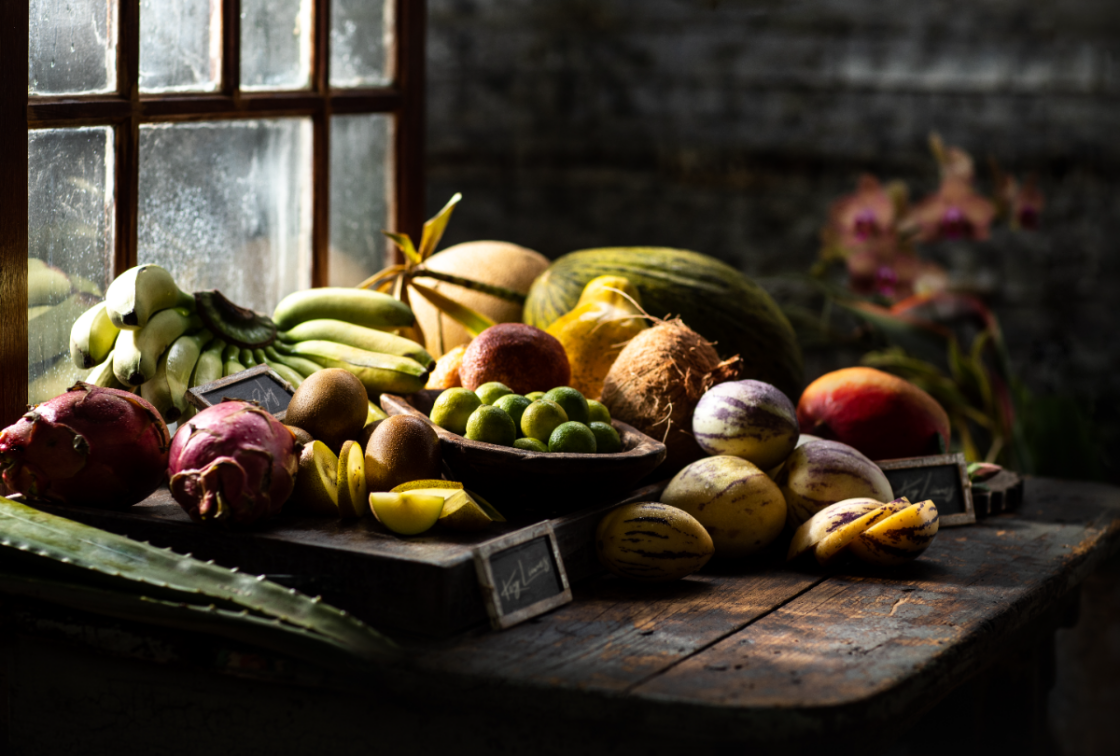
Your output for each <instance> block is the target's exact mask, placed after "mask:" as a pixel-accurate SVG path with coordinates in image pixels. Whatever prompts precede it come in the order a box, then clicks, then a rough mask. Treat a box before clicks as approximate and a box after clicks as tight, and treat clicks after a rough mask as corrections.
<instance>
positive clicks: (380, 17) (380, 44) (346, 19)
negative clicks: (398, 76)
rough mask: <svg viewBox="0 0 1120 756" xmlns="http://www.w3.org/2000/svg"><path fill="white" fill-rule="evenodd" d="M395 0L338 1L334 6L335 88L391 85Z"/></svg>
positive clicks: (333, 63)
mask: <svg viewBox="0 0 1120 756" xmlns="http://www.w3.org/2000/svg"><path fill="white" fill-rule="evenodd" d="M394 5H395V3H394V2H393V0H381V1H380V2H378V1H377V0H334V3H333V4H332V6H331V86H332V87H379V86H384V85H386V84H388V83H390V80H391V79H390V75H391V74H390V68H391V67H390V65H389V53H390V51H391V50H392V47H393V27H394V24H393V6H394Z"/></svg>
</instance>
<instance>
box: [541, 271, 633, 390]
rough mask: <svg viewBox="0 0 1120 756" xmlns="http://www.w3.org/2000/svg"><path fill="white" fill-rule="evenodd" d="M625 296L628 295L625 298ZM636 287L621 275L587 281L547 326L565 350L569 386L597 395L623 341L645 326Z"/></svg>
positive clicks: (624, 342) (622, 345)
mask: <svg viewBox="0 0 1120 756" xmlns="http://www.w3.org/2000/svg"><path fill="white" fill-rule="evenodd" d="M627 297H629V299H627ZM640 305H641V301H640V299H639V295H638V290H637V288H636V287H635V286H634V285H633V284H631V283H630V282H629V281H628V280H626V279H625V278H623V277H621V276H599V277H598V278H594V279H592V280H591V281H589V282H588V283H587V286H585V287H584V289H583V293H582V294H581V295H580V298H579V301H578V302H577V303H576V306H575V308H574V309H573V310H572V311H571V312H569V313H567V314H566V315H562V316H561V317H560V318H558V319H557V320H556V321H555V322H554V323H553V324H552V325H550V326H549V327H548V332H549V333H550V334H552V335H553V336H555V337H556V338H557V340H559V342H560V344H561V345H563V347H564V351H565V352H566V353H567V354H568V362H569V363H570V364H571V367H572V378H571V385H572V388H575V389H578V390H579V392H580V393H581V394H583V395H584V396H585V397H587V398H588V399H598V398H599V397H600V395H601V394H602V391H603V379H604V378H606V377H607V373H608V372H610V369H611V365H613V364H614V361H615V358H617V357H618V355H619V353H620V352H621V351H622V348H623V347H624V346H626V342H628V341H629V340H630V339H632V338H633V337H634V336H635V335H636V334H638V333H639V332H640V331H642V330H643V329H644V328H646V325H647V324H646V320H645V318H644V317H643V316H642V313H641V310H640V309H639V307H640Z"/></svg>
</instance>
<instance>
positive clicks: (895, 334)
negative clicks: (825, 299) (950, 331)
mask: <svg viewBox="0 0 1120 756" xmlns="http://www.w3.org/2000/svg"><path fill="white" fill-rule="evenodd" d="M836 304H837V305H839V306H840V307H843V308H844V309H845V310H847V311H848V312H850V313H852V314H853V315H856V316H857V317H859V318H862V319H863V320H864V321H865V322H867V323H868V324H869V325H871V326H874V327H875V328H876V329H877V330H878V331H879V332H880V333H882V334H883V336H884V338H886V339H887V341H889V342H890V343H891V344H894V345H895V346H899V347H902V348H903V349H905V350H906V351H907V352H909V353H910V354H912V355H914V356H915V357H920V358H921V359H923V360H926V361H927V362H931V363H934V364H937V363H939V362H941V361H942V360H944V359H945V350H946V342H947V341H948V339H949V337H948V335H947V332H945V331H942V330H938V329H937V328H934V327H930V326H922V325H918V324H916V323H913V322H910V321H907V320H903V319H902V318H899V317H896V316H894V315H892V314H891V313H890V312H889V311H888V310H885V309H883V308H881V307H875V306H874V305H869V304H867V303H865V302H844V301H840V300H838V301H837V302H836Z"/></svg>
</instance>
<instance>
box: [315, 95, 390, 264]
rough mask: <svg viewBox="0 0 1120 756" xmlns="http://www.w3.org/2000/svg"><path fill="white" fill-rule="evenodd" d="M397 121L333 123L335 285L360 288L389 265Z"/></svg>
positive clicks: (374, 118)
mask: <svg viewBox="0 0 1120 756" xmlns="http://www.w3.org/2000/svg"><path fill="white" fill-rule="evenodd" d="M391 126H392V117H391V116H384V115H354V116H335V117H334V118H333V119H331V246H330V283H331V285H332V286H354V285H356V284H358V283H361V282H362V281H364V280H365V279H366V278H369V276H371V275H373V274H374V273H376V272H377V271H379V270H381V268H382V267H384V265H385V258H386V254H385V252H386V249H385V245H386V241H387V240H386V239H385V237H384V236H383V235H382V233H381V230H382V229H388V228H389V197H390V196H392V195H391V192H390V188H389V181H390V180H391V178H392V177H391V175H390V170H389V167H390V156H391V154H392V153H391V149H392V138H391V130H390V129H391Z"/></svg>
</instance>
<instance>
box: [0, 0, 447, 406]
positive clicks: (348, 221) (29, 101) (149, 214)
mask: <svg viewBox="0 0 1120 756" xmlns="http://www.w3.org/2000/svg"><path fill="white" fill-rule="evenodd" d="M0 6H2V7H0V64H2V65H3V70H4V71H8V72H15V71H19V70H21V67H22V66H24V65H25V64H26V66H27V87H26V90H25V89H24V88H23V85H22V82H21V81H20V80H19V78H20V77H18V76H9V77H7V78H6V80H3V81H0V139H2V140H3V141H2V142H0V145H2V146H0V176H2V177H3V181H0V263H2V265H3V272H2V276H0V316H2V318H3V320H2V322H3V330H2V334H0V357H2V359H3V360H4V363H3V371H2V372H0V412H2V413H3V416H2V417H0V422H2V423H3V425H7V424H9V423H11V422H14V421H15V419H16V418H17V417H18V416H19V415H20V414H21V413H22V412H23V411H24V407H25V405H26V404H27V403H28V402H29V401H31V402H34V401H41V400H42V399H45V398H49V397H50V396H54V395H55V394H58V393H60V392H61V391H63V390H65V388H66V387H67V386H68V385H69V384H70V383H72V382H73V380H74V379H75V378H77V377H80V371H78V370H77V369H76V368H73V367H72V365H71V364H70V360H69V354H68V348H69V328H70V325H71V324H72V323H73V321H74V319H75V318H76V317H77V315H79V314H81V312H83V311H84V310H85V309H87V308H88V307H89V306H91V305H92V304H94V303H96V302H97V301H98V299H99V297H100V296H101V294H102V293H103V292H104V289H105V287H106V286H107V285H108V283H109V281H111V280H112V279H113V277H115V276H116V275H117V274H119V273H120V272H121V271H123V270H125V269H126V268H129V267H131V266H133V265H136V264H138V263H145V262H156V263H159V264H161V265H163V266H164V267H166V268H168V270H170V271H171V272H172V274H173V275H174V276H175V278H176V280H177V282H178V283H179V284H180V287H181V288H183V289H184V290H187V291H197V290H200V289H209V288H218V289H221V290H222V292H223V293H225V294H226V295H227V296H228V297H229V298H230V299H231V300H233V301H234V302H236V303H238V304H240V305H243V306H247V307H251V308H253V309H256V310H259V311H263V312H270V311H271V309H272V307H273V306H274V305H275V303H276V302H277V301H278V300H279V298H280V297H282V296H283V295H285V294H287V293H289V292H291V291H294V290H297V289H301V288H306V287H308V286H322V285H328V284H332V285H353V284H355V283H358V282H359V281H361V280H362V279H364V278H365V277H367V276H368V275H370V274H371V273H373V272H375V271H377V270H378V269H380V268H381V267H383V265H384V264H385V263H386V260H387V258H388V256H389V255H391V254H392V252H391V251H390V250H389V249H388V248H387V246H386V244H385V241H384V239H383V237H382V235H381V233H380V230H381V229H382V228H391V229H396V230H400V231H406V232H408V233H410V234H413V235H414V236H416V237H417V238H418V237H419V230H420V227H421V225H422V222H423V176H422V157H423V153H422V143H423V142H422V140H423V133H422V131H423V91H422V83H423V63H424V50H423V37H424V23H425V16H424V12H425V11H424V3H423V2H422V0H67V1H66V2H58V1H57V0H28V2H27V3H19V2H5V3H2V4H0ZM23 29H27V30H28V34H27V36H26V37H24V36H23V34H22V30H23ZM24 140H26V145H27V151H26V153H24V152H23V149H22V145H23V143H24ZM25 155H26V158H25ZM25 176H26V179H27V181H26V184H24V182H23V178H24V177H25ZM25 187H26V192H25Z"/></svg>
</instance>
